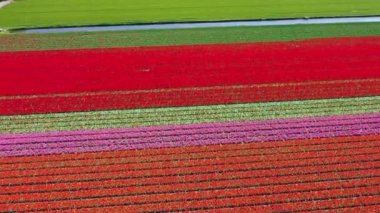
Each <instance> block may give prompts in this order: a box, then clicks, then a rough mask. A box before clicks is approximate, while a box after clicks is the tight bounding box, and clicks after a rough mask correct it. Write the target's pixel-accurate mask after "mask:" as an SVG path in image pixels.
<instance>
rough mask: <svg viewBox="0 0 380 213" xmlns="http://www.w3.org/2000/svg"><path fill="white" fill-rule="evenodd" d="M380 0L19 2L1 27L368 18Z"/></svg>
mask: <svg viewBox="0 0 380 213" xmlns="http://www.w3.org/2000/svg"><path fill="white" fill-rule="evenodd" d="M379 12H380V4H379V1H378V0H307V1H305V0H265V1H263V0H233V1H231V0H106V1H105V0H91V1H90V0H16V1H15V2H13V3H12V4H10V5H8V6H6V7H4V8H2V9H0V28H7V29H14V28H29V27H49V26H78V25H99V24H125V23H152V22H184V21H206V20H240V19H263V18H264V19H268V18H271V19H273V18H292V17H324V16H363V15H376V14H379Z"/></svg>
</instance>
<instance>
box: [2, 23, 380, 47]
mask: <svg viewBox="0 0 380 213" xmlns="http://www.w3.org/2000/svg"><path fill="white" fill-rule="evenodd" d="M376 35H380V23H360V24H330V25H298V26H267V27H230V28H206V29H179V30H146V31H118V32H92V33H62V34H55V33H52V34H24V35H22V34H2V35H1V34H0V51H23V50H50V49H79V48H109V47H132V46H170V45H193V44H212V43H242V42H267V41H290V40H303V39H310V38H326V37H354V36H376Z"/></svg>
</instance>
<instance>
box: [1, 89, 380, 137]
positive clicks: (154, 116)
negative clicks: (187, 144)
mask: <svg viewBox="0 0 380 213" xmlns="http://www.w3.org/2000/svg"><path fill="white" fill-rule="evenodd" d="M374 112H380V96H377V97H360V98H346V99H324V100H306V101H287V102H268V103H250V104H232V105H211V106H191V107H174V108H152V109H132V110H112V111H95V112H77V113H55V114H40V115H16V116H1V117H0V133H18V132H44V131H62V130H79V129H103V128H124V127H140V126H158V125H173V124H194V123H208V122H226V121H243V120H265V119H275V118H300V117H310V116H332V115H345V114H359V113H374Z"/></svg>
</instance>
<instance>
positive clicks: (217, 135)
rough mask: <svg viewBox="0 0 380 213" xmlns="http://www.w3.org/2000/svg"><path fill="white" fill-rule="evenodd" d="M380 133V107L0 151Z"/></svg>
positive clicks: (89, 134)
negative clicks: (353, 112) (363, 111)
mask: <svg viewBox="0 0 380 213" xmlns="http://www.w3.org/2000/svg"><path fill="white" fill-rule="evenodd" d="M359 134H361V135H366V134H380V113H379V114H368V115H359V116H347V117H346V116H335V117H327V118H325V117H322V118H302V119H285V120H269V121H256V122H233V123H216V124H198V125H188V126H186V125H185V126H165V127H158V128H133V129H124V130H123V129H120V130H117V131H115V130H110V131H106V130H102V131H96V130H95V131H77V132H69V133H68V132H58V133H55V134H45V133H40V134H38V136H37V135H36V134H32V136H31V137H28V135H22V138H15V139H8V138H7V139H1V140H0V156H23V155H41V154H57V153H75V152H95V151H112V150H128V149H148V148H163V147H177V146H199V145H210V144H226V143H245V142H262V141H283V140H290V139H303V138H324V137H336V136H349V135H359Z"/></svg>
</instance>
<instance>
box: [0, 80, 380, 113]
mask: <svg viewBox="0 0 380 213" xmlns="http://www.w3.org/2000/svg"><path fill="white" fill-rule="evenodd" d="M284 91H286V93H284ZM375 95H380V80H379V79H365V80H341V81H319V82H301V83H284V84H260V85H241V86H219V87H204V88H202V87H199V88H182V89H161V90H141V91H120V92H93V93H70V94H51V95H33V96H4V97H0V115H16V114H34V113H53V112H75V111H77V112H79V111H94V110H113V109H132V108H152V107H178V106H192V105H212V104H233V103H252V102H267V101H289V100H305V99H323V98H341V97H360V96H375ZM56 103H60V104H56Z"/></svg>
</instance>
